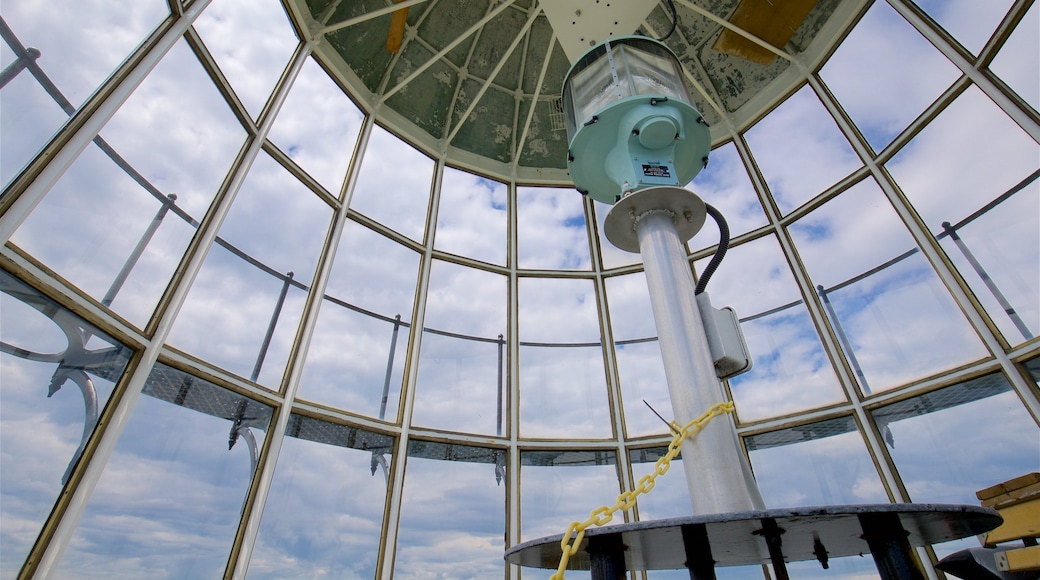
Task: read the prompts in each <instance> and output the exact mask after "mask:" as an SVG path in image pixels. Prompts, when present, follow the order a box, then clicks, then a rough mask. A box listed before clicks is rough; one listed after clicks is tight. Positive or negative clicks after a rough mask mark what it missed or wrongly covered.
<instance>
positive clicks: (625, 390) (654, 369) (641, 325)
mask: <svg viewBox="0 0 1040 580" xmlns="http://www.w3.org/2000/svg"><path fill="white" fill-rule="evenodd" d="M605 282H606V288H607V304H608V305H609V307H610V323H611V328H612V330H613V333H614V341H615V342H614V357H615V359H616V360H617V372H618V378H619V379H620V382H621V400H622V403H623V404H624V409H625V430H626V433H627V434H628V436H629V437H638V436H640V435H652V434H663V433H666V432H667V431H668V427H667V426H666V425H665V424H664V423H663V422H662V421H661V420H660V419H659V418H658V417H657V416H656V415H654V413H653V411H651V410H650V409H649V408H647V404H646V403H648V404H649V405H650V406H651V407H653V409H654V410H656V411H657V412H658V413H660V414H661V415H663V416H664V417H665V418H669V417H672V403H671V398H670V397H669V395H668V383H667V382H666V380H665V376H664V361H663V359H662V358H661V348H660V346H659V345H658V343H657V329H656V328H655V327H654V313H653V310H652V309H651V307H650V291H649V290H648V289H647V286H646V276H645V275H644V274H643V273H642V272H639V273H636V274H629V275H626V276H614V277H612V278H607V279H606V281H605ZM643 401H646V403H644V402H643Z"/></svg>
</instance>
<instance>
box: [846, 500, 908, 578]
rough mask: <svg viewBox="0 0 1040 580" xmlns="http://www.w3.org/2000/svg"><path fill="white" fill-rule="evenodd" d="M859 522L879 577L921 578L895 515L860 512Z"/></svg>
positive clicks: (897, 516) (905, 535)
mask: <svg viewBox="0 0 1040 580" xmlns="http://www.w3.org/2000/svg"><path fill="white" fill-rule="evenodd" d="M859 523H860V526H862V528H863V539H864V540H866V541H867V546H869V547H870V555H871V556H873V557H874V564H875V565H876V566H877V569H878V574H879V575H880V576H881V580H924V574H922V573H921V570H920V568H918V567H917V564H915V563H914V559H913V556H912V555H911V549H910V540H909V539H908V536H909V534H908V533H907V531H906V530H905V529H903V524H902V523H901V522H900V521H899V515H898V514H892V513H879V514H860V516H859Z"/></svg>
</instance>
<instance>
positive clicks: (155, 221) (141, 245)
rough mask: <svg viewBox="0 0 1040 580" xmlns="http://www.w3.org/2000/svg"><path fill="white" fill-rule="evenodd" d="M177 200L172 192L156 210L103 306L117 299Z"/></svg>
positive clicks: (103, 299) (111, 287) (114, 281)
mask: <svg viewBox="0 0 1040 580" xmlns="http://www.w3.org/2000/svg"><path fill="white" fill-rule="evenodd" d="M175 201H177V194H175V193H171V194H170V195H167V196H166V200H165V201H164V202H163V204H162V207H160V208H159V211H158V212H156V214H155V217H154V218H152V223H150V224H148V229H146V230H145V231H144V234H142V235H141V239H140V240H138V241H137V247H135V248H134V251H133V252H131V253H130V257H129V258H127V259H126V263H125V264H123V269H122V270H120V271H119V274H117V275H116V279H115V280H113V281H112V285H111V286H109V288H108V292H106V293H105V297H104V298H102V299H101V304H102V305H103V306H111V305H112V301H113V300H115V299H116V294H118V293H119V290H120V289H121V288H122V287H123V283H124V282H126V279H127V277H129V276H130V272H131V271H132V270H133V269H134V267H135V266H137V261H138V260H140V259H141V254H143V253H144V250H145V248H147V247H148V244H149V242H151V241H152V236H154V235H155V231H156V230H158V229H159V225H160V224H162V221H163V219H164V218H165V217H166V214H167V213H168V212H169V211H170V207H171V206H173V202H175Z"/></svg>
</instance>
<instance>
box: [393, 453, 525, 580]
mask: <svg viewBox="0 0 1040 580" xmlns="http://www.w3.org/2000/svg"><path fill="white" fill-rule="evenodd" d="M505 464H506V462H505V452H504V451H501V450H495V449H483V448H480V447H468V446H464V445H452V444H445V443H434V442H430V441H416V440H414V439H413V440H411V441H409V442H408V463H407V465H406V467H405V473H404V492H403V495H402V496H401V522H400V531H399V535H398V539H397V555H396V560H395V563H394V576H395V577H403V578H459V579H473V580H476V579H478V578H479V579H484V578H501V577H503V575H504V571H505V560H503V558H502V553H503V552H504V551H505V541H504V538H505V529H506V523H505V519H506V518H505V515H506V514H505V489H506V486H505V485H504V483H503V479H504V478H505V475H506V472H505ZM445 514H451V516H450V517H445Z"/></svg>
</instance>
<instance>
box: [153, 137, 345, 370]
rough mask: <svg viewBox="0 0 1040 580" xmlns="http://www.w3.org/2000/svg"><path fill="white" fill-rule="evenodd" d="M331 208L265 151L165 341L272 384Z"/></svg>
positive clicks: (297, 316)
mask: <svg viewBox="0 0 1040 580" xmlns="http://www.w3.org/2000/svg"><path fill="white" fill-rule="evenodd" d="M331 217H332V209H331V208H330V207H329V206H328V205H327V204H325V203H324V202H323V201H321V199H320V198H318V196H316V195H315V194H314V193H313V192H311V191H310V190H309V189H307V188H306V187H305V186H304V185H303V184H302V183H300V182H299V181H298V180H296V178H295V177H293V176H292V175H291V174H290V173H289V172H288V171H286V169H285V168H284V167H282V166H281V165H280V164H278V163H277V162H276V161H274V159H272V158H271V157H269V156H268V155H267V154H265V153H261V155H260V156H258V157H257V159H256V161H255V162H254V164H253V167H252V168H251V169H250V171H249V174H248V175H247V176H246V179H245V182H244V183H243V185H242V189H241V190H240V191H239V193H238V196H237V197H236V199H235V201H234V204H233V205H232V207H231V211H230V212H229V214H228V217H227V218H226V219H225V220H224V224H223V225H222V226H221V228H220V234H219V235H220V238H219V241H218V243H217V244H215V245H214V246H213V248H212V249H211V250H210V252H209V255H208V256H207V257H206V261H205V263H204V264H203V266H202V270H201V271H200V272H199V275H198V277H197V278H196V279H195V282H194V284H193V285H192V288H191V290H190V291H189V292H188V297H187V298H186V299H185V303H184V306H183V307H182V309H181V312H180V315H179V316H178V318H177V321H176V323H175V324H174V326H173V329H172V331H171V334H170V339H169V341H170V344H172V345H174V346H176V347H178V348H181V349H183V350H185V351H187V352H190V353H192V354H197V355H199V356H201V357H203V358H206V359H207V360H210V361H211V362H215V363H217V364H219V365H220V366H221V367H222V368H225V369H228V370H230V371H232V372H235V373H238V374H240V375H241V376H243V377H246V378H248V379H249V380H252V381H258V382H260V383H262V384H264V385H265V386H268V387H271V388H277V387H278V385H279V382H280V381H281V378H282V372H283V370H284V368H285V366H284V365H285V362H286V360H287V359H288V357H289V348H290V347H291V345H292V342H293V339H294V337H295V335H296V327H297V324H298V323H299V320H300V316H301V315H302V313H303V302H304V300H305V298H306V293H307V286H309V284H310V282H311V278H312V277H313V276H314V268H315V265H316V262H317V259H318V256H319V254H320V252H321V249H322V245H323V244H324V240H325V236H326V235H327V232H328V228H329V221H330V218H331Z"/></svg>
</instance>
